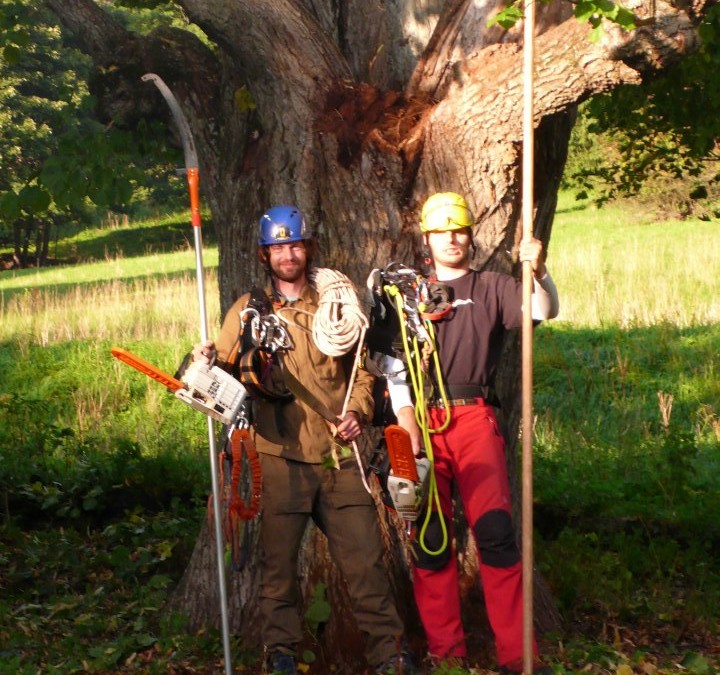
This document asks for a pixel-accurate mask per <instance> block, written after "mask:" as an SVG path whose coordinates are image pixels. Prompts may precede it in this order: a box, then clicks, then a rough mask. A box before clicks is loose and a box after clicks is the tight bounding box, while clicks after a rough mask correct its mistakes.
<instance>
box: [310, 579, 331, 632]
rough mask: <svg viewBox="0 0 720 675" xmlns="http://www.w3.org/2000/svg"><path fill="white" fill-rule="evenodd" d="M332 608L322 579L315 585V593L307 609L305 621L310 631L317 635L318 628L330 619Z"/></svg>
mask: <svg viewBox="0 0 720 675" xmlns="http://www.w3.org/2000/svg"><path fill="white" fill-rule="evenodd" d="M331 612H332V608H331V607H330V603H329V602H328V600H327V586H325V584H324V583H322V581H320V582H318V583H317V584H315V586H313V594H312V598H311V600H310V604H309V605H308V608H307V609H306V610H305V623H306V625H307V627H308V630H309V631H310V633H311V634H312V635H313V636H315V637H317V632H318V628H319V627H320V626H321V625H322V624H324V623H327V622H328V621H329V620H330V615H331Z"/></svg>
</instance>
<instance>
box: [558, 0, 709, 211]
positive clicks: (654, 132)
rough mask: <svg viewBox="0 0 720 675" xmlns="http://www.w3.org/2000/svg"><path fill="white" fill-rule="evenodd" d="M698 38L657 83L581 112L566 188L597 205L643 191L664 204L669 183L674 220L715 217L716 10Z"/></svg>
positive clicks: (623, 90) (620, 92)
mask: <svg viewBox="0 0 720 675" xmlns="http://www.w3.org/2000/svg"><path fill="white" fill-rule="evenodd" d="M699 34H700V36H701V39H702V46H701V48H700V49H699V51H698V52H696V53H695V54H693V55H690V56H689V57H687V58H685V59H683V61H682V62H681V63H680V64H678V65H677V66H675V67H674V68H672V69H670V70H669V71H668V72H667V73H665V74H663V75H662V76H661V77H658V78H656V79H654V80H652V81H649V82H646V83H644V84H642V85H640V86H630V85H628V86H624V87H619V88H618V89H616V90H614V91H613V92H611V93H609V94H605V95H601V96H596V97H594V98H592V99H591V100H590V101H588V102H587V103H585V104H584V105H583V106H582V107H581V119H580V122H579V124H578V126H577V127H576V130H575V132H574V135H573V139H572V141H571V159H570V161H569V163H568V167H567V170H566V178H565V184H566V185H567V186H572V187H574V188H575V189H577V190H578V191H580V193H581V194H582V195H587V194H592V195H593V196H594V197H595V198H596V200H597V202H598V203H600V204H602V203H605V202H607V201H608V200H610V199H613V198H616V197H618V196H627V195H638V194H643V192H645V193H648V194H649V196H651V197H654V199H655V201H657V202H658V203H660V202H661V201H664V202H665V203H667V202H668V196H669V195H668V193H669V190H670V188H669V186H670V185H672V181H673V180H675V181H678V180H683V181H684V184H681V185H679V192H680V194H679V195H678V196H677V197H674V198H673V199H674V201H675V204H673V205H672V207H673V208H674V209H675V212H676V213H679V214H680V215H689V214H693V213H697V214H699V215H702V216H703V217H717V216H718V214H720V169H719V168H718V164H717V160H718V159H719V156H718V154H717V141H718V138H720V83H719V82H718V78H717V77H715V73H716V72H717V70H718V67H720V7H718V6H714V7H712V8H711V9H710V11H709V12H708V14H707V16H706V17H705V18H704V20H703V22H702V23H701V25H700V27H699ZM675 189H676V190H677V189H678V187H676V188H675ZM671 198H672V197H671Z"/></svg>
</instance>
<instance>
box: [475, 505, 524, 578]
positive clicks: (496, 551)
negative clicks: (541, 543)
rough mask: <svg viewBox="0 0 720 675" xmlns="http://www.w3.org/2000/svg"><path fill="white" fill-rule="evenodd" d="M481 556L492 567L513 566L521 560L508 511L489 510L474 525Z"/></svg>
mask: <svg viewBox="0 0 720 675" xmlns="http://www.w3.org/2000/svg"><path fill="white" fill-rule="evenodd" d="M473 532H474V533H475V541H476V542H477V545H478V551H479V552H480V558H481V560H482V562H483V563H484V564H485V565H489V566H490V567H512V566H513V565H514V564H515V563H517V562H518V561H519V560H520V551H519V549H518V547H517V543H516V542H515V532H514V531H513V526H512V520H511V519H510V514H509V513H508V512H507V511H502V510H500V509H497V510H495V511H488V512H487V513H486V514H485V515H484V516H481V517H480V518H478V519H477V521H476V522H475V525H473Z"/></svg>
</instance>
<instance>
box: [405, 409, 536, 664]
mask: <svg viewBox="0 0 720 675" xmlns="http://www.w3.org/2000/svg"><path fill="white" fill-rule="evenodd" d="M478 400H479V401H480V399H478ZM445 414H446V411H445V410H444V409H439V408H432V409H431V410H430V423H431V426H432V427H439V426H440V424H441V423H442V422H443V421H444V419H445ZM432 446H433V447H432V451H433V460H434V470H435V478H436V481H437V488H438V492H439V495H440V504H441V508H442V512H443V514H444V517H445V522H446V524H447V526H448V530H449V533H450V541H452V534H451V533H452V529H451V528H452V511H453V509H452V483H453V480H454V481H455V482H456V484H457V487H458V491H459V493H460V498H461V500H462V505H463V508H464V511H465V517H466V518H467V521H468V524H469V525H470V527H471V528H473V534H474V535H475V539H476V543H478V547H479V548H480V545H479V542H478V540H477V537H478V533H477V532H476V531H475V529H474V526H475V524H476V523H477V522H478V521H479V520H480V519H481V518H482V516H483V515H485V514H487V513H488V512H489V511H493V510H495V511H505V512H507V513H508V514H509V513H510V488H509V484H508V478H507V467H506V463H505V442H504V440H503V437H502V435H501V433H500V430H499V428H498V424H497V420H496V418H495V413H494V411H493V409H492V407H491V406H489V405H485V404H484V403H482V402H481V401H480V403H479V404H478V405H470V406H459V407H454V408H451V421H450V425H449V427H448V428H447V429H446V430H445V431H444V432H443V433H441V434H433V435H432ZM506 520H507V522H508V527H510V521H509V518H508V519H506ZM506 534H507V533H506ZM449 545H451V544H449ZM478 553H479V557H480V577H481V579H482V587H483V591H484V594H485V605H486V609H487V615H488V619H489V621H490V626H491V628H492V630H493V633H494V635H495V646H496V649H497V659H498V663H499V664H500V665H503V664H506V663H509V662H511V661H514V660H515V659H519V658H522V655H523V644H522V642H523V639H522V633H523V629H522V622H523V601H522V598H523V593H522V564H521V562H520V561H519V560H518V561H517V562H515V563H514V564H512V565H511V566H509V567H497V566H490V565H488V564H485V563H483V561H482V555H481V550H479V552H478ZM518 558H519V555H518ZM413 581H414V593H415V601H416V603H417V607H418V610H419V612H420V617H421V619H422V622H423V626H424V628H425V633H426V636H427V640H428V650H429V652H430V653H431V654H433V655H435V656H438V657H444V656H465V655H466V645H465V635H464V632H463V626H462V621H461V616H460V590H459V586H458V570H457V561H456V558H455V555H453V556H451V558H450V561H449V562H448V564H446V565H445V566H444V567H442V568H441V569H437V570H428V569H420V567H414V570H413Z"/></svg>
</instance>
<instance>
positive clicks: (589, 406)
mask: <svg viewBox="0 0 720 675" xmlns="http://www.w3.org/2000/svg"><path fill="white" fill-rule="evenodd" d="M576 207H577V205H576V204H574V203H573V202H572V201H570V200H568V199H567V197H566V196H562V199H561V203H560V208H559V212H558V216H557V219H556V222H555V226H554V232H553V236H552V241H551V245H550V250H549V257H548V265H549V268H550V270H551V272H552V274H553V277H554V278H555V281H556V284H557V286H558V288H559V291H560V295H561V305H562V309H561V315H560V317H559V318H558V319H557V320H555V321H553V322H549V323H547V324H544V325H541V326H540V327H539V328H538V329H537V331H536V333H535V335H536V338H535V340H534V352H535V373H534V382H535V395H534V407H535V414H536V420H535V439H534V451H535V457H536V459H535V463H534V467H535V491H534V492H535V498H536V515H535V525H536V536H537V542H536V559H537V564H538V567H539V568H540V569H541V570H542V571H543V574H544V577H545V579H546V580H547V581H548V583H549V584H550V586H551V588H552V590H553V592H554V595H555V597H556V599H557V601H558V604H559V608H560V610H561V611H562V614H563V618H564V620H565V630H564V634H563V636H562V637H558V638H557V640H555V641H553V640H552V636H550V639H549V641H548V646H547V649H548V654H549V655H550V656H551V657H552V659H553V661H554V663H555V664H556V672H558V673H560V672H577V671H580V670H586V671H588V672H594V673H600V672H608V671H610V672H619V671H618V670H617V669H618V668H620V666H626V667H631V668H634V669H635V672H645V673H652V672H657V673H669V672H677V671H678V670H679V669H680V667H679V666H676V665H674V664H678V663H682V664H683V665H682V669H683V670H684V671H686V672H692V673H697V674H698V675H701V674H702V673H706V672H707V673H709V672H711V668H712V666H711V664H712V663H715V662H716V656H714V654H716V653H717V650H718V640H719V639H720V638H719V637H718V621H719V620H720V614H719V610H718V608H719V607H720V572H719V571H718V570H720V525H718V522H719V521H718V519H717V516H716V514H717V513H719V512H720V378H719V377H718V370H719V369H720V357H719V356H718V355H719V354H720V316H718V298H720V274H719V273H718V269H719V265H720V246H718V244H719V243H720V235H719V233H718V229H717V228H718V225H717V223H706V222H701V221H697V222H684V223H675V222H667V223H654V222H651V221H650V220H649V219H648V218H647V217H646V216H645V215H644V214H643V213H642V212H638V211H637V210H633V208H632V205H630V204H624V205H622V206H611V207H608V208H607V209H604V210H602V211H596V210H592V209H589V208H584V207H583V208H576ZM170 222H178V223H179V222H183V223H184V219H183V218H181V217H178V218H177V219H175V220H173V219H172V218H171V219H170ZM165 227H166V226H165V225H161V224H157V223H155V224H154V225H151V226H149V227H148V228H146V229H147V230H149V231H153V232H156V231H162V230H163V228H165ZM183 227H185V228H186V229H189V228H187V226H186V225H183ZM134 228H135V226H133V225H131V224H128V225H127V226H123V225H120V226H118V227H115V228H111V227H105V228H102V230H99V231H98V232H96V236H95V237H93V236H92V235H91V234H89V235H87V236H86V235H83V236H78V235H73V237H72V238H71V239H72V241H65V242H58V250H59V251H60V250H66V251H69V252H71V253H72V254H73V255H75V254H77V256H78V257H80V258H83V259H86V260H89V259H92V260H94V262H91V263H87V264H83V265H75V266H71V267H53V268H48V269H43V270H26V271H22V272H4V273H2V274H0V499H1V500H2V501H1V502H0V513H1V514H2V517H3V519H4V521H3V523H4V524H3V527H2V529H0V589H1V590H2V592H0V673H4V672H12V673H16V672H17V673H35V672H48V673H53V672H101V673H107V672H148V673H150V672H158V673H165V672H170V671H171V670H172V669H175V670H176V671H177V672H193V671H194V670H195V671H198V672H207V669H208V668H209V667H210V666H209V665H208V664H215V666H216V665H217V663H218V661H219V659H220V658H221V654H220V651H221V650H220V648H219V645H220V640H219V637H218V636H217V635H216V634H213V633H208V634H202V635H188V634H187V633H186V632H185V631H184V629H183V624H182V620H181V618H180V617H168V616H164V615H163V612H162V606H163V603H164V600H165V599H166V598H167V597H168V594H169V592H170V591H171V589H172V588H173V586H174V584H175V583H176V581H177V580H178V578H179V575H180V574H181V573H182V571H183V569H184V566H185V563H186V561H187V557H188V555H189V551H190V550H191V547H192V545H193V543H194V539H195V536H196V532H197V529H198V527H199V523H200V519H201V518H202V517H204V514H203V509H202V506H201V505H202V503H203V502H204V500H205V498H206V495H207V493H208V491H209V471H208V457H207V448H206V446H207V436H206V433H207V427H206V424H205V419H204V417H203V416H202V415H200V414H199V413H197V412H196V411H194V410H191V409H189V408H187V407H186V406H183V405H180V404H178V403H177V402H176V401H175V400H174V399H173V397H172V396H171V395H169V394H167V393H166V392H165V390H164V389H163V388H162V387H161V386H159V385H158V384H157V383H155V382H153V381H151V380H149V379H148V378H146V377H144V376H143V375H141V374H140V373H138V372H136V371H134V370H133V369H131V368H129V367H127V366H125V365H124V364H121V363H119V362H118V361H116V360H114V359H113V358H112V357H111V356H110V353H109V350H110V347H111V346H112V345H120V346H123V347H125V348H127V349H130V350H131V351H133V352H135V353H137V354H138V355H139V356H141V357H143V358H145V359H146V360H148V361H150V362H152V363H155V364H156V365H158V366H159V367H161V368H163V369H164V370H166V371H168V372H170V373H172V372H174V369H175V367H176V366H177V364H178V363H179V361H180V360H181V358H182V356H183V354H184V353H185V352H186V351H187V349H188V348H189V347H190V345H191V344H192V342H194V341H195V340H196V336H197V335H198V327H197V316H198V312H197V297H196V280H195V270H194V265H195V261H194V254H193V251H192V248H191V247H188V246H187V244H186V243H183V244H182V246H181V247H180V249H179V250H172V251H170V250H168V252H166V253H159V252H158V250H159V249H153V247H154V245H147V248H140V249H134V251H133V252H132V253H128V251H127V250H123V252H122V253H121V252H120V250H121V247H120V242H121V241H124V242H132V244H130V243H127V245H128V246H142V247H145V246H146V244H142V245H141V244H140V243H139V242H141V241H142V240H143V238H144V237H146V239H145V241H146V242H147V241H149V239H148V238H147V237H150V235H149V233H148V232H144V233H143V232H141V231H139V232H138V234H137V236H133V230H134ZM137 229H138V230H142V229H143V228H141V227H138V228H137ZM119 231H121V232H122V236H123V237H124V239H122V240H121V239H115V240H114V241H115V242H116V244H117V246H118V248H113V246H114V244H112V245H111V244H109V242H110V241H111V240H113V239H112V238H113V237H116V236H119V235H117V232H119ZM153 236H154V235H153ZM62 247H66V248H62ZM73 247H75V248H73ZM145 250H148V251H150V252H149V253H148V254H147V255H139V254H140V253H143V252H144V251H145ZM106 252H107V253H106ZM205 261H206V267H207V271H206V283H207V301H208V310H209V311H208V314H209V321H210V325H211V326H217V325H218V322H219V307H218V292H217V275H216V271H215V266H216V264H217V262H216V261H217V251H216V249H215V248H214V247H213V246H212V245H210V246H208V248H207V251H206V254H205ZM211 330H212V329H211ZM78 554H79V556H80V559H81V560H80V562H81V564H78ZM234 651H235V653H236V654H237V657H236V658H237V659H239V661H238V662H236V665H239V663H245V664H247V665H246V666H244V667H246V669H247V670H246V672H254V671H253V668H255V666H253V665H252V664H253V660H254V659H255V655H253V654H252V653H247V652H245V651H244V649H243V647H242V645H241V644H240V643H237V644H235V645H234ZM713 659H715V661H713ZM653 669H654V670H653ZM625 672H629V671H625Z"/></svg>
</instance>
